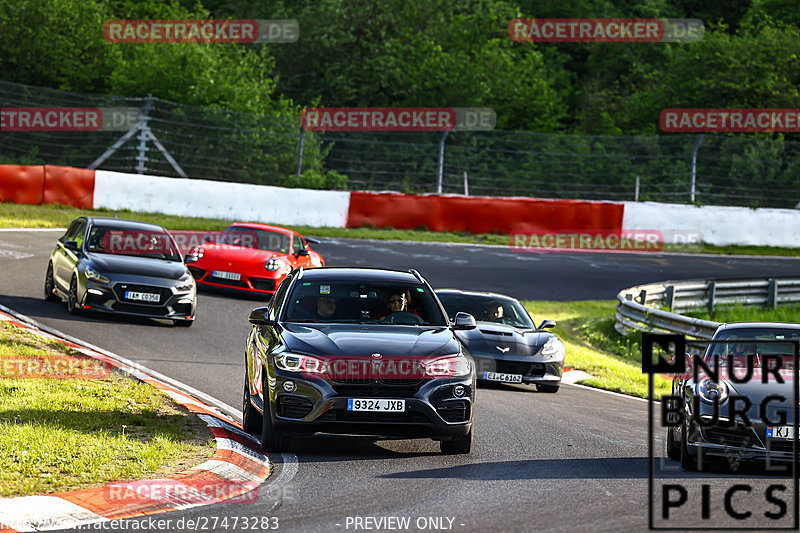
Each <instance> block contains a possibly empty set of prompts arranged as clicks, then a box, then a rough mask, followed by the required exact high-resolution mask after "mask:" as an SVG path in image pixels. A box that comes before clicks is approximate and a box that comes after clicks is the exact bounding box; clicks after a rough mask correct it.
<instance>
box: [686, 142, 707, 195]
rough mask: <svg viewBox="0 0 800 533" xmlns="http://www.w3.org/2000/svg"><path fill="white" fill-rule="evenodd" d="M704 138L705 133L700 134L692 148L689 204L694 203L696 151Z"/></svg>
mask: <svg viewBox="0 0 800 533" xmlns="http://www.w3.org/2000/svg"><path fill="white" fill-rule="evenodd" d="M705 136H706V134H705V133H701V134H700V137H698V138H697V142H696V143H694V148H693V149H692V190H691V192H690V194H689V198H690V200H691V203H694V191H695V183H696V182H697V151H698V150H699V149H700V144H702V142H703V137H705Z"/></svg>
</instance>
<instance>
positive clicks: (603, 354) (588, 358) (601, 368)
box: [523, 300, 670, 398]
mask: <svg viewBox="0 0 800 533" xmlns="http://www.w3.org/2000/svg"><path fill="white" fill-rule="evenodd" d="M523 304H524V305H525V307H526V308H527V309H528V311H529V312H530V313H531V316H533V317H534V322H537V323H538V322H540V321H541V320H543V319H546V318H549V319H552V320H555V321H556V323H557V325H556V327H555V328H554V329H553V332H554V333H555V334H556V335H558V337H559V338H560V339H561V340H562V341H564V345H565V346H566V351H567V355H566V362H565V365H566V367H567V368H572V369H575V370H583V371H584V372H586V373H588V374H591V375H592V376H593V377H592V378H591V379H586V380H583V381H581V382H579V383H581V384H583V385H588V386H590V387H597V388H600V389H605V390H610V391H616V392H621V393H623V394H629V395H632V396H639V397H641V398H647V375H646V374H642V347H641V334H634V335H633V336H631V337H630V338H628V337H625V336H623V335H620V334H619V333H618V332H617V331H616V330H615V329H614V311H615V306H616V301H615V300H609V301H597V300H590V301H582V302H550V301H525V302H523ZM669 390H670V381H668V380H667V379H664V378H663V377H661V376H656V377H655V382H654V391H655V394H656V396H657V397H660V396H661V395H662V394H666V393H668V392H669Z"/></svg>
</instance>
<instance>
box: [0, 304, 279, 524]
mask: <svg viewBox="0 0 800 533" xmlns="http://www.w3.org/2000/svg"><path fill="white" fill-rule="evenodd" d="M9 311H10V310H9ZM14 314H15V315H16V313H14ZM24 318H26V317H22V316H19V318H17V317H15V316H13V315H11V314H9V313H6V312H4V311H2V310H0V321H5V322H9V323H11V324H14V325H15V326H18V327H20V328H23V329H25V330H27V331H29V332H31V333H34V334H36V335H40V336H42V337H45V338H48V339H54V340H56V341H58V342H60V343H62V344H64V345H66V346H69V347H70V348H73V349H75V350H77V351H78V352H80V353H82V354H84V355H87V356H89V357H92V358H95V359H97V360H99V361H102V362H104V363H108V364H110V365H113V366H114V367H116V368H118V369H119V370H121V371H123V372H126V373H127V374H130V375H131V376H133V377H135V378H137V379H139V380H141V381H144V382H146V383H149V384H150V385H152V386H154V387H156V388H157V389H159V390H161V391H163V392H164V393H165V394H167V395H168V396H170V397H171V398H172V399H173V400H174V401H175V402H177V403H179V404H181V405H183V406H184V407H185V408H186V409H188V410H189V411H191V412H193V413H195V414H196V415H197V416H199V417H200V418H201V419H202V420H203V421H204V422H205V423H206V424H207V425H208V427H209V429H210V431H211V433H212V435H213V436H214V439H215V441H216V451H215V452H214V455H213V456H212V457H211V459H209V460H208V461H206V462H204V463H202V464H200V465H198V466H195V467H194V468H190V469H188V470H185V471H183V472H179V473H176V474H173V475H171V476H167V477H165V478H161V479H148V480H142V481H132V482H118V483H110V484H108V485H105V486H103V487H94V488H88V489H81V490H74V491H69V492H60V493H56V494H48V495H40V496H22V497H18V498H0V533H14V532H17V531H19V532H23V531H44V530H50V529H65V528H71V527H76V526H78V525H84V524H92V523H96V522H105V521H110V520H122V519H127V518H134V517H140V516H145V515H151V514H156V513H164V512H169V511H177V510H181V509H188V508H192V507H199V506H203V505H210V504H214V503H220V502H224V501H228V503H234V502H239V503H246V502H248V501H249V502H252V501H256V500H257V499H258V491H256V490H254V489H256V488H257V487H258V486H259V485H261V484H262V483H263V482H264V480H266V479H267V478H268V477H269V476H270V474H271V473H272V463H271V462H270V460H269V458H268V457H267V456H266V455H264V453H262V451H261V444H260V442H259V441H258V440H256V438H255V437H253V436H252V435H249V434H247V433H245V431H244V430H243V429H242V426H241V424H239V423H238V422H236V421H235V420H234V419H233V418H231V417H230V416H228V415H227V414H224V413H223V412H222V411H221V410H220V409H217V408H215V407H212V406H210V405H208V404H207V403H205V402H203V401H201V400H199V399H197V398H196V397H194V396H193V395H190V394H188V393H186V392H183V391H181V390H178V388H176V387H174V386H171V385H170V384H168V383H166V382H165V381H164V380H162V379H159V378H158V377H157V376H155V375H154V374H156V373H155V372H153V373H149V372H146V371H143V370H142V369H141V368H136V367H134V366H130V365H127V364H125V363H124V362H121V361H119V360H117V359H116V358H113V357H111V356H109V355H107V354H104V353H101V352H99V351H97V350H94V349H91V348H88V347H86V346H81V345H79V344H76V343H74V342H71V341H69V340H66V339H63V338H61V337H59V336H56V335H52V334H50V333H47V332H45V331H42V330H41V329H39V328H37V327H34V326H32V325H30V324H26V323H24V322H21V321H20V320H23V319H24ZM31 322H33V321H31ZM120 359H121V358H120Z"/></svg>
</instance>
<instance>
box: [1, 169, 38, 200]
mask: <svg viewBox="0 0 800 533" xmlns="http://www.w3.org/2000/svg"><path fill="white" fill-rule="evenodd" d="M43 196H44V167H42V166H38V165H37V166H21V165H0V202H13V203H15V204H33V205H38V204H41V203H42V198H43Z"/></svg>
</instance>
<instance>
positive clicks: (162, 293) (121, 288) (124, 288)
mask: <svg viewBox="0 0 800 533" xmlns="http://www.w3.org/2000/svg"><path fill="white" fill-rule="evenodd" d="M128 292H141V293H149V294H158V302H143V301H140V300H132V299H130V298H126V297H125V294H126V293H128ZM114 294H116V295H117V298H119V300H120V301H122V302H128V303H133V304H135V305H144V306H154V305H162V304H164V302H166V301H167V300H168V299H169V297H170V296H172V291H171V290H169V289H166V288H164V287H154V286H152V285H139V284H137V283H117V284H116V285H114Z"/></svg>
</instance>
